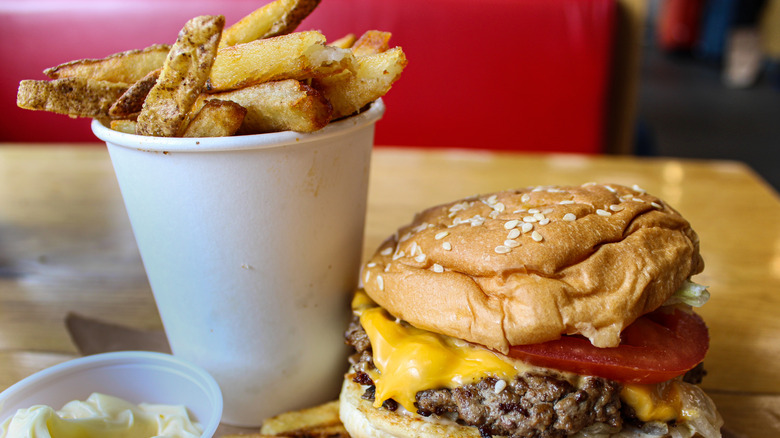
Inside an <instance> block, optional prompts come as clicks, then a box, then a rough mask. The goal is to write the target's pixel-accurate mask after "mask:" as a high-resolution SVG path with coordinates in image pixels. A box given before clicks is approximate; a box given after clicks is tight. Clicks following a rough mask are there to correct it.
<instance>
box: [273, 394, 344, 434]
mask: <svg viewBox="0 0 780 438" xmlns="http://www.w3.org/2000/svg"><path fill="white" fill-rule="evenodd" d="M342 431H343V433H344V435H343V436H347V437H348V436H349V435H347V434H346V430H345V429H344V426H343V425H342V424H341V420H340V419H339V402H338V400H335V401H332V402H328V403H324V404H321V405H318V406H314V407H311V408H307V409H302V410H299V411H292V412H285V413H283V414H279V415H277V416H275V417H271V418H269V419H266V420H265V421H263V426H262V427H261V428H260V433H261V434H266V435H276V436H280V435H281V436H295V437H301V436H333V435H312V433H316V432H320V433H323V434H324V433H339V432H342ZM337 436H338V435H337Z"/></svg>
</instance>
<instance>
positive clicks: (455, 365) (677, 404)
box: [352, 292, 687, 422]
mask: <svg viewBox="0 0 780 438" xmlns="http://www.w3.org/2000/svg"><path fill="white" fill-rule="evenodd" d="M352 308H353V310H354V311H355V312H357V313H358V314H359V315H360V323H361V325H362V326H363V329H364V330H365V331H366V334H367V335H368V337H369V339H370V340H371V347H372V348H373V353H374V355H373V358H374V365H375V366H376V368H377V369H378V370H379V372H378V373H376V372H373V373H370V374H371V375H370V377H371V379H372V380H373V381H374V384H375V385H376V393H375V400H374V406H375V407H380V406H382V403H383V402H384V401H385V400H388V399H393V400H395V401H397V402H398V403H399V404H400V405H401V406H403V407H404V408H405V409H406V410H408V411H410V412H416V411H417V408H415V406H414V401H415V395H416V394H417V393H418V392H419V391H423V390H426V389H438V388H456V387H458V386H462V385H465V384H469V383H474V382H477V381H479V380H481V379H483V378H485V377H491V376H492V377H497V378H499V379H502V380H507V381H510V380H512V379H514V377H515V376H516V375H517V374H518V373H521V372H525V371H529V370H532V369H538V368H536V367H532V366H530V365H527V364H525V363H523V362H521V361H518V360H514V359H510V358H507V357H505V356H503V355H499V354H497V353H494V352H492V351H490V350H487V349H485V348H482V347H479V346H475V345H473V344H469V343H467V342H465V341H462V340H458V339H455V338H451V337H449V336H443V335H439V334H436V333H433V332H430V331H427V330H421V329H418V328H416V327H412V326H410V325H408V324H404V323H400V322H398V321H396V320H395V319H394V318H393V317H392V316H390V314H389V313H387V311H386V310H384V309H382V308H381V307H377V304H376V303H374V302H373V301H372V300H371V299H370V298H369V297H368V295H366V294H365V292H358V293H356V294H355V297H354V298H353V301H352ZM573 383H575V384H576V381H575V382H573ZM620 398H621V400H622V401H623V402H624V403H626V404H627V405H629V406H631V407H632V408H634V411H635V412H636V414H637V417H638V418H639V419H640V420H642V421H663V422H667V421H671V420H677V421H682V420H685V419H686V418H687V416H686V415H685V412H684V411H683V409H682V407H681V401H680V390H679V384H678V383H677V382H676V381H674V380H672V381H669V382H665V383H661V384H658V385H633V384H631V385H628V384H627V385H624V386H623V389H622V391H621V393H620Z"/></svg>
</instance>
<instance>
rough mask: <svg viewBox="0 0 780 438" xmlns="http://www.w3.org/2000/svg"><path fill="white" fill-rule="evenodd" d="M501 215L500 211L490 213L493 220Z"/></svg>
mask: <svg viewBox="0 0 780 438" xmlns="http://www.w3.org/2000/svg"><path fill="white" fill-rule="evenodd" d="M499 213H500V212H499V211H498V210H493V211H491V212H490V214H489V215H488V216H490V218H491V219H495V218H497V217H498V215H499Z"/></svg>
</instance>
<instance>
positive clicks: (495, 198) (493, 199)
mask: <svg viewBox="0 0 780 438" xmlns="http://www.w3.org/2000/svg"><path fill="white" fill-rule="evenodd" d="M496 201H498V195H492V196H490V197H489V198H487V203H488V204H490V205H493V204H495V203H496Z"/></svg>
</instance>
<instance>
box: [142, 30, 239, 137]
mask: <svg viewBox="0 0 780 438" xmlns="http://www.w3.org/2000/svg"><path fill="white" fill-rule="evenodd" d="M224 25H225V17H223V16H222V15H203V16H200V17H195V18H193V19H191V20H190V21H188V22H187V23H186V24H185V25H184V28H182V30H181V31H180V32H179V37H178V38H177V40H176V43H175V44H174V45H173V47H172V48H171V50H170V52H169V53H168V57H167V58H166V60H165V63H164V64H163V67H162V71H161V72H160V78H159V79H158V80H157V83H156V84H155V85H154V87H152V89H151V90H150V91H149V94H148V95H147V96H146V100H145V101H144V105H143V109H142V110H141V113H140V114H139V115H138V125H137V126H136V133H137V134H141V135H153V136H157V137H176V136H180V135H181V134H182V133H183V131H184V128H185V126H186V125H185V121H186V117H187V115H188V114H189V112H190V108H191V107H192V104H193V103H195V100H196V99H197V98H198V95H199V94H200V92H201V90H202V89H203V87H204V85H205V83H206V80H207V79H208V76H209V72H210V71H211V66H212V64H213V63H214V58H215V56H216V54H217V47H218V45H219V39H220V36H221V35H222V28H223V27H224Z"/></svg>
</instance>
